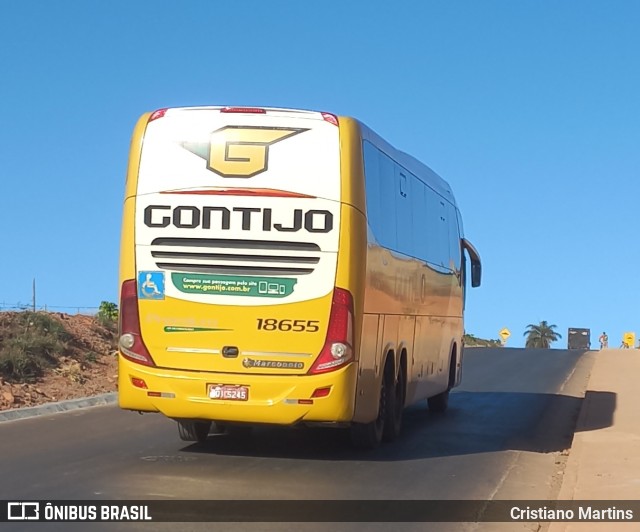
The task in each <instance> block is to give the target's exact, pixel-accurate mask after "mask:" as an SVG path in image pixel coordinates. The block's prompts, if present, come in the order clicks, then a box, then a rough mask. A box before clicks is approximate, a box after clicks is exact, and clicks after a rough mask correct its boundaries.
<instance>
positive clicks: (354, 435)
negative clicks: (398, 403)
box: [351, 371, 393, 449]
mask: <svg viewBox="0 0 640 532" xmlns="http://www.w3.org/2000/svg"><path fill="white" fill-rule="evenodd" d="M381 380H382V384H381V385H380V402H379V403H378V417H377V418H376V419H375V420H373V421H371V422H370V423H354V424H353V425H351V442H352V443H353V445H354V446H355V447H358V448H359V449H375V448H376V447H378V446H379V445H380V442H381V441H382V435H383V434H384V425H385V420H386V419H387V416H388V414H387V410H388V409H389V407H390V405H389V399H390V394H391V393H392V390H393V387H392V385H391V384H392V383H393V378H392V379H389V372H387V371H385V373H384V375H383V377H382V379H381ZM390 380H391V383H390V382H389V381H390Z"/></svg>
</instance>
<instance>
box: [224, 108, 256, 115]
mask: <svg viewBox="0 0 640 532" xmlns="http://www.w3.org/2000/svg"><path fill="white" fill-rule="evenodd" d="M220 112H221V113H249V114H256V115H264V114H266V113H267V111H265V110H264V109H259V108H258V107H224V108H223V109H220Z"/></svg>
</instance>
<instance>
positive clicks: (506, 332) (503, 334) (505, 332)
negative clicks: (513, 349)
mask: <svg viewBox="0 0 640 532" xmlns="http://www.w3.org/2000/svg"><path fill="white" fill-rule="evenodd" d="M509 336H511V331H510V330H509V329H507V328H506V327H505V328H504V329H502V330H501V331H500V338H502V339H503V340H506V339H507V338H509Z"/></svg>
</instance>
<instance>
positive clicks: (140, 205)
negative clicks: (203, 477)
mask: <svg viewBox="0 0 640 532" xmlns="http://www.w3.org/2000/svg"><path fill="white" fill-rule="evenodd" d="M467 256H468V259H469V262H470V264H469V269H468V270H467V268H468V267H467V258H466V257H467ZM467 277H469V278H470V279H469V281H470V282H469V283H468V282H467V280H466V278H467ZM480 277H481V263H480V258H479V255H478V253H477V251H476V250H475V248H474V247H473V246H472V245H471V244H470V243H469V242H468V241H467V240H466V239H465V238H464V237H463V234H462V221H461V217H460V212H459V210H458V208H457V207H456V202H455V200H454V197H453V193H452V191H451V188H450V187H449V185H448V184H447V183H446V182H445V181H444V180H443V179H441V178H440V177H439V176H438V175H436V174H435V173H434V172H433V171H432V170H430V169H429V168H428V167H427V166H425V165H423V164H422V163H420V162H418V161H417V160H416V159H414V158H412V157H410V156H409V155H407V154H405V153H403V152H401V151H398V150H397V149H395V148H394V147H392V146H391V145H390V144H388V143H387V142H385V141H384V140H383V139H382V138H380V137H379V136H378V135H376V134H375V133H374V132H373V131H372V130H371V129H369V128H367V127H366V126H365V125H364V124H362V123H361V122H359V121H357V120H355V119H353V118H349V117H343V116H335V115H333V114H329V113H321V112H312V111H304V110H294V109H275V108H254V107H184V108H170V109H160V110H158V111H155V112H153V113H147V114H145V115H143V116H142V117H141V118H140V119H139V121H138V123H137V125H136V127H135V130H134V133H133V138H132V143H131V152H130V159H129V166H128V174H127V182H126V192H125V200H124V213H123V224H122V239H121V260H120V324H119V325H120V331H119V380H118V386H119V405H120V407H121V408H124V409H129V410H135V411H139V412H160V413H162V414H164V415H165V416H167V417H169V418H171V419H174V420H176V421H177V422H178V429H179V435H180V437H181V438H182V439H183V440H186V441H203V440H205V439H206V438H207V436H208V435H209V433H210V431H211V430H212V428H213V427H217V429H218V430H222V429H223V428H228V429H230V430H232V429H233V428H234V427H243V426H245V427H246V426H251V425H256V424H276V425H295V424H324V425H329V426H335V427H349V428H350V430H351V435H352V440H353V442H354V443H355V444H356V445H358V446H360V447H368V448H373V447H376V446H377V445H378V444H379V443H380V442H381V441H382V440H385V441H391V440H394V439H395V438H396V437H397V436H398V433H399V431H400V427H401V421H402V412H403V409H404V408H405V407H406V406H409V405H412V404H415V403H417V402H419V401H423V400H426V402H428V406H429V408H430V409H432V410H436V411H443V410H445V409H446V407H447V403H448V397H449V391H450V390H451V389H452V388H453V387H454V386H456V385H458V384H459V382H460V377H461V367H462V358H463V330H464V327H463V310H464V300H465V287H466V285H467V284H470V285H471V286H478V285H479V284H480Z"/></svg>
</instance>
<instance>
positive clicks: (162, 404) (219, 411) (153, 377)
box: [118, 355, 357, 425]
mask: <svg viewBox="0 0 640 532" xmlns="http://www.w3.org/2000/svg"><path fill="white" fill-rule="evenodd" d="M356 372H357V368H356V364H354V363H352V364H349V365H348V366H347V367H345V368H342V369H339V370H336V371H332V372H329V373H325V374H321V375H247V374H232V373H213V372H195V371H182V370H173V369H164V368H162V369H160V368H153V367H147V366H143V365H140V364H136V363H134V362H131V361H129V360H127V359H125V358H124V357H122V355H119V361H118V403H119V406H120V408H123V409H126V410H136V411H140V412H160V413H162V414H164V415H165V416H167V417H170V418H173V419H199V420H212V421H226V422H238V423H256V424H258V423H266V424H276V425H294V424H296V423H315V422H323V423H348V422H350V421H351V420H352V418H353V413H354V402H355V388H356ZM142 382H144V385H145V386H146V388H144V387H141V384H142ZM134 383H136V385H134ZM210 384H213V385H232V386H234V385H235V386H245V387H247V389H248V399H247V400H221V399H210V398H209V396H208V389H209V385H210ZM326 388H329V390H328V394H327V395H326V396H325V397H312V396H313V394H314V392H316V390H322V389H326ZM316 393H317V392H316Z"/></svg>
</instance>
